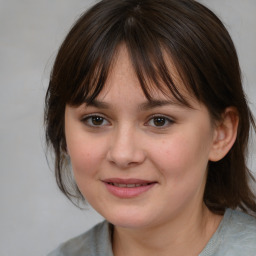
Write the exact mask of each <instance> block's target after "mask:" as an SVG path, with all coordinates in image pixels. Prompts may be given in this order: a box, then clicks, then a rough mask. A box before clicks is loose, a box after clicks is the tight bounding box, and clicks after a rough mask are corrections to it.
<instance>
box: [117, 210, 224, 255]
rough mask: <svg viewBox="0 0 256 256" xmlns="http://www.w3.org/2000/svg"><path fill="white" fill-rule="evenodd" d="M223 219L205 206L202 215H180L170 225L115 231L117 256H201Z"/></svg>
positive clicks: (200, 212)
mask: <svg viewBox="0 0 256 256" xmlns="http://www.w3.org/2000/svg"><path fill="white" fill-rule="evenodd" d="M221 219H222V216H220V215H215V214H213V213H212V212H210V211H209V210H208V208H207V207H206V206H204V205H203V206H202V207H201V209H200V210H198V211H192V212H190V211H188V212H184V213H182V214H179V216H178V217H177V218H175V219H174V220H173V221H171V222H169V223H163V224H162V225H161V224H158V225H156V226H154V227H145V228H143V229H127V228H122V227H115V228H114V235H113V252H114V255H115V256H126V255H134V256H144V255H147V256H151V255H158V256H165V255H170V252H172V256H176V255H177V256H178V255H183V256H186V255H189V256H191V255H198V254H199V253H200V252H201V251H202V250H203V248H204V247H205V246H206V244H207V242H208V241H209V239H210V238H211V236H212V235H213V234H214V232H215V231H216V229H217V228H218V225H219V223H220V221H221Z"/></svg>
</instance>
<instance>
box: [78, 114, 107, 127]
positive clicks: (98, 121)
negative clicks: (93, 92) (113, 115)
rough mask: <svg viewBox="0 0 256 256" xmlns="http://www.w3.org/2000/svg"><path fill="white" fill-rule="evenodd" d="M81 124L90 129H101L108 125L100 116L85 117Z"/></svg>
mask: <svg viewBox="0 0 256 256" xmlns="http://www.w3.org/2000/svg"><path fill="white" fill-rule="evenodd" d="M82 122H83V123H85V124H86V125H87V126H90V127H102V126H106V125H109V122H108V121H107V120H106V119H105V118H104V117H102V116H97V115H93V116H87V117H84V118H83V119H82Z"/></svg>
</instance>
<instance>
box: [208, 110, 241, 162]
mask: <svg viewBox="0 0 256 256" xmlns="http://www.w3.org/2000/svg"><path fill="white" fill-rule="evenodd" d="M238 123H239V117H238V113H237V110H236V108H235V107H228V108H226V109H225V111H224V113H223V114H222V119H221V120H220V121H219V122H218V123H217V125H216V127H215V131H214V138H213V145H212V148H211V151H210V155H209V160H210V161H213V162H217V161H219V160H221V159H222V158H223V157H224V156H225V155H226V154H227V153H228V152H229V150H230V149H231V148H232V146H233V144H234V143H235V141H236V137H237V129H238Z"/></svg>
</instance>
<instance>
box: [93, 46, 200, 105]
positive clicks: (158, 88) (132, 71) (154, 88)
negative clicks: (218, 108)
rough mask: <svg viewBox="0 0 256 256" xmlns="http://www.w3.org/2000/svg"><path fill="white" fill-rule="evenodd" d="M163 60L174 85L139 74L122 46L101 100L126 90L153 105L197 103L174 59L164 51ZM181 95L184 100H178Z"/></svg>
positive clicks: (102, 92) (100, 95)
mask: <svg viewBox="0 0 256 256" xmlns="http://www.w3.org/2000/svg"><path fill="white" fill-rule="evenodd" d="M163 57H164V61H165V63H166V67H167V69H168V70H167V72H168V73H169V74H170V77H171V79H172V81H171V82H172V83H173V85H170V84H168V85H167V84H165V81H163V80H164V79H162V78H161V77H160V74H157V77H156V79H157V82H156V81H154V80H153V79H152V78H151V77H150V76H148V74H147V70H144V72H143V74H138V72H136V68H135V67H134V64H133V63H132V59H131V55H130V53H129V51H128V49H127V47H126V45H124V44H122V45H120V46H119V47H118V48H117V50H116V54H115V57H114V59H113V62H112V65H111V69H110V70H109V73H108V76H107V79H106V82H105V84H104V87H103V89H102V91H101V92H100V93H99V95H98V96H97V99H104V98H105V97H106V96H107V95H108V94H109V92H110V91H112V93H111V95H112V96H113V95H115V94H116V96H117V97H118V95H119V94H120V93H121V92H122V91H123V90H126V93H127V94H134V97H136V96H138V95H140V96H143V97H144V98H145V99H148V100H149V101H150V102H157V101H169V102H171V103H174V104H180V105H187V106H189V105H190V103H193V102H195V101H196V99H195V98H194V97H192V95H191V93H189V91H188V90H187V88H186V87H185V85H184V83H183V81H182V79H181V77H180V75H179V73H178V71H177V69H176V67H175V64H174V62H173V61H172V58H171V56H170V55H168V54H167V52H166V51H164V56H163ZM141 75H142V77H141ZM170 86H174V87H175V88H174V91H175V93H176V94H174V93H173V92H172V90H170ZM113 91H115V94H113ZM147 94H149V97H147ZM179 94H180V98H177V96H179ZM184 101H185V102H186V103H187V104H185V103H184Z"/></svg>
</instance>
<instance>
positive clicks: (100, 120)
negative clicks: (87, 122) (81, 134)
mask: <svg viewBox="0 0 256 256" xmlns="http://www.w3.org/2000/svg"><path fill="white" fill-rule="evenodd" d="M91 119H92V121H91V122H92V124H93V125H102V124H103V121H104V118H103V117H101V116H92V117H91Z"/></svg>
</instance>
